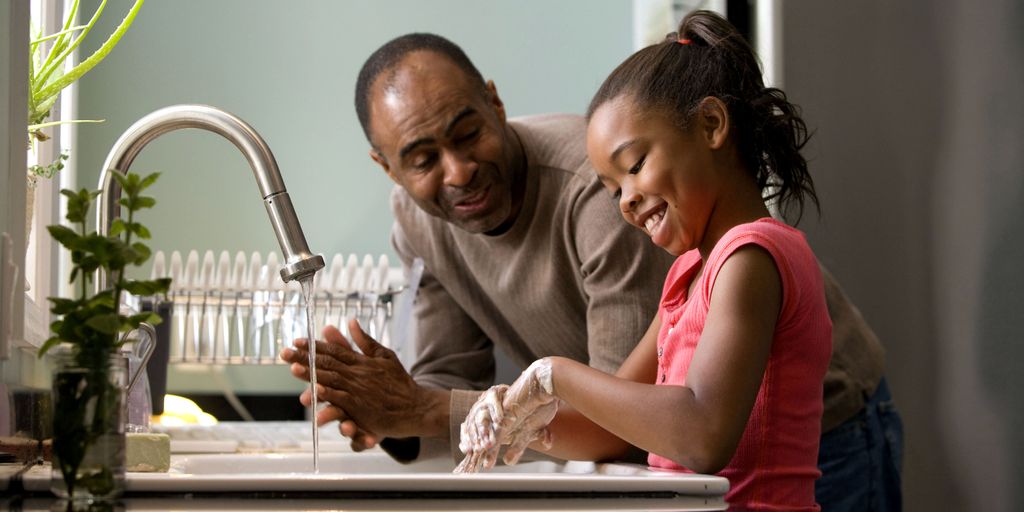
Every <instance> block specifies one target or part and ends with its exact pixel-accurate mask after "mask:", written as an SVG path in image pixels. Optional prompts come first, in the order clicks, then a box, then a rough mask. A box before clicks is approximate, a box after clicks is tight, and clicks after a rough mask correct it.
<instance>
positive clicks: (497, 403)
mask: <svg viewBox="0 0 1024 512" xmlns="http://www.w3.org/2000/svg"><path fill="white" fill-rule="evenodd" d="M507 390H508V386H507V385H505V384H500V385H497V386H492V387H491V388H490V389H488V390H487V391H484V393H483V394H482V395H480V398H478V399H477V400H476V403H475V404H473V407H471V408H470V409H469V414H467V415H466V419H465V421H463V422H462V427H461V430H460V436H459V450H461V451H462V453H465V454H466V457H465V458H464V459H462V462H461V463H459V465H458V466H457V467H456V468H455V472H456V473H476V472H477V471H480V468H481V467H486V468H492V467H494V463H495V461H496V460H497V458H498V450H499V449H500V448H501V445H500V444H499V443H498V436H497V432H496V430H497V426H498V424H499V423H500V422H501V421H502V418H503V416H504V407H503V406H502V400H503V399H504V397H505V392H506V391H507Z"/></svg>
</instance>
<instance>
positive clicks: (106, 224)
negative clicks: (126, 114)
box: [96, 105, 324, 289]
mask: <svg viewBox="0 0 1024 512" xmlns="http://www.w3.org/2000/svg"><path fill="white" fill-rule="evenodd" d="M183 128H199V129H203V130H208V131H211V132H213V133H217V134H219V135H221V136H223V137H224V138H225V139H228V140H229V141H231V143H232V144H234V145H235V147H237V148H238V149H239V150H240V151H241V152H242V154H243V155H245V159H246V160H247V161H248V162H249V166H250V167H252V172H253V175H254V176H255V177H256V185H257V186H258V187H259V189H260V197H262V198H263V203H264V206H266V208H267V215H269V216H270V224H271V226H273V228H274V233H275V234H276V235H277V241H278V243H279V244H280V245H281V251H282V252H283V253H284V259H285V263H284V267H283V268H282V269H281V278H282V279H284V280H285V281H286V282H287V281H291V280H292V279H301V278H303V277H306V276H309V275H312V274H313V273H315V272H316V271H317V270H320V269H322V268H323V267H324V259H323V257H322V256H320V255H318V254H311V253H310V252H309V246H308V245H307V244H306V237H305V235H304V234H303V233H302V227H301V226H300V225H299V220H298V218H296V216H295V210H294V209H293V208H292V203H291V199H290V198H289V197H288V191H287V190H286V189H285V186H284V180H283V179H282V178H281V171H280V170H279V169H278V167H277V161H276V160H275V159H274V155H273V153H271V152H270V148H269V147H267V143H266V142H264V141H263V138H262V137H260V136H259V134H258V133H256V130H254V129H253V128H252V127H251V126H249V124H248V123H246V122H245V121H242V120H241V119H239V118H238V117H235V116H234V115H232V114H229V113H227V112H224V111H223V110H220V109H217V108H215V107H211V106H207V105H174V106H170V107H165V108H162V109H160V110H157V111H155V112H153V113H151V114H149V115H147V116H145V117H143V118H142V119H139V120H138V121H136V122H135V124H133V125H131V126H130V127H129V128H128V129H127V130H125V132H124V133H123V134H121V136H120V137H119V138H118V139H117V142H115V143H114V146H113V147H111V148H110V153H108V154H107V159H106V161H105V162H104V163H103V169H102V171H101V173H100V183H99V186H100V190H101V191H102V192H103V194H102V195H101V198H100V204H99V209H98V212H97V226H96V229H97V231H98V232H99V233H100V234H102V235H105V234H106V233H107V232H109V230H110V224H111V223H112V222H113V221H114V219H115V218H116V217H117V216H118V215H119V214H120V205H119V204H118V201H119V200H120V199H121V187H120V185H119V184H118V183H117V180H115V179H114V176H113V174H111V172H110V169H117V170H119V171H121V172H128V169H129V168H131V165H132V162H133V161H134V160H135V157H136V156H138V154H139V152H140V151H142V148H144V147H145V146H146V144H148V143H149V142H150V141H152V140H154V139H156V138H157V137H159V136H161V135H163V134H165V133H167V132H171V131H174V130H180V129H183ZM105 280H106V276H104V275H99V276H97V277H96V284H97V286H98V287H100V288H99V289H102V287H103V286H104V285H105Z"/></svg>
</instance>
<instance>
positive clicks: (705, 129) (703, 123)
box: [697, 96, 732, 149]
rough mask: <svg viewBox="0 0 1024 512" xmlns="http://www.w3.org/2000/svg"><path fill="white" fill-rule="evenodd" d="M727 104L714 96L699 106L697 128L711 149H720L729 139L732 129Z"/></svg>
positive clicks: (702, 101)
mask: <svg viewBox="0 0 1024 512" xmlns="http://www.w3.org/2000/svg"><path fill="white" fill-rule="evenodd" d="M731 122H732V120H731V119H730V118H729V109H728V108H727V107H726V106H725V102H724V101H722V100H721V99H719V98H716V97H714V96H708V97H706V98H704V99H702V100H700V104H698V105H697V123H698V124H697V126H698V128H699V129H700V130H701V136H702V138H703V139H704V140H705V141H706V142H707V145H708V147H709V148H711V149H720V148H721V147H722V146H723V145H725V141H726V140H728V138H729V130H730V128H731V127H732V125H731Z"/></svg>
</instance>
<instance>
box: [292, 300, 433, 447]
mask: <svg viewBox="0 0 1024 512" xmlns="http://www.w3.org/2000/svg"><path fill="white" fill-rule="evenodd" d="M349 332H351V333H352V341H354V342H355V344H356V345H357V346H358V347H359V350H361V351H362V354H360V353H359V352H356V351H355V350H353V349H352V348H351V346H350V345H349V343H348V340H346V339H345V337H344V336H343V335H342V334H341V332H340V331H338V329H337V328H336V327H334V326H330V325H329V326H327V327H324V329H323V331H322V335H323V337H324V340H325V341H319V342H317V344H316V378H317V397H318V398H319V399H321V400H323V401H325V402H328V403H330V404H331V405H332V406H333V407H328V408H327V409H324V410H323V411H320V412H319V413H318V414H317V423H318V424H321V425H322V424H324V423H327V422H329V421H333V420H335V419H337V420H339V421H340V422H341V425H340V427H339V428H340V430H341V432H342V434H343V435H348V434H351V437H352V439H353V445H354V447H355V445H356V441H357V438H361V439H363V443H362V444H364V445H365V446H366V447H370V446H372V445H373V444H376V442H377V441H379V440H380V439H381V437H385V436H387V437H423V436H428V437H441V436H445V435H447V433H448V407H449V404H448V401H449V396H448V393H447V392H444V391H440V390H428V389H426V388H423V387H421V386H419V385H418V384H416V382H415V381H414V380H413V379H412V376H411V375H409V373H408V372H406V371H405V368H403V367H402V363H401V362H400V361H399V360H398V357H397V356H396V355H395V353H394V352H393V351H391V350H389V349H387V348H386V347H383V346H381V345H380V344H379V343H377V342H376V341H374V340H373V339H372V338H370V337H369V336H368V335H367V334H366V333H364V332H363V330H362V328H360V326H359V322H358V321H356V320H354V319H353V320H350V321H349ZM308 346H309V345H308V342H307V340H304V339H298V340H295V348H294V349H284V350H282V351H281V359H283V360H285V361H287V362H290V363H292V366H291V372H292V375H294V376H295V377H297V378H299V379H303V380H309V355H308V352H307V348H308ZM300 399H301V400H303V403H305V404H308V403H309V401H310V400H309V392H308V391H306V392H304V393H303V397H300Z"/></svg>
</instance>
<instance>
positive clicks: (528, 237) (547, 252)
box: [391, 114, 881, 455]
mask: <svg viewBox="0 0 1024 512" xmlns="http://www.w3.org/2000/svg"><path fill="white" fill-rule="evenodd" d="M509 124H510V125H511V126H512V128H513V129H514V130H515V132H516V134H517V135H518V136H519V137H520V139H521V141H522V145H523V147H524V149H525V152H526V159H527V165H528V171H527V189H526V197H525V198H524V202H523V206H522V210H521V213H520V214H519V216H518V218H517V219H516V222H515V224H514V225H513V226H512V228H511V229H510V230H509V231H507V232H506V233H504V234H502V235H499V236H487V235H480V234H471V233H468V232H465V231H463V230H461V229H459V228H457V227H455V226H452V225H451V224H448V223H447V222H445V221H443V220H441V219H438V218H435V217H432V216H430V215H428V214H426V213H425V212H423V211H422V210H421V209H420V208H419V207H417V206H416V204H415V203H413V201H412V199H411V198H409V196H408V195H407V194H406V193H405V191H404V190H402V189H401V188H400V187H396V188H395V190H394V192H393V194H392V198H391V203H392V209H393V212H394V215H395V225H394V229H393V232H392V243H393V245H394V246H395V249H396V251H397V252H398V254H399V256H400V257H401V259H402V261H403V264H405V265H406V266H408V265H410V264H411V262H412V260H413V258H415V257H420V258H423V261H424V266H425V271H424V275H423V278H422V282H421V285H420V290H419V293H418V295H417V298H416V302H415V307H414V312H413V314H414V318H415V322H416V328H415V331H416V338H415V340H414V341H413V343H414V347H415V350H416V353H417V360H416V362H415V364H414V365H413V367H412V370H411V371H412V374H413V377H414V378H415V379H416V381H417V382H418V383H420V384H421V385H424V386H429V387H437V388H443V389H452V390H453V393H452V400H451V411H450V413H451V421H450V425H449V427H450V428H449V432H450V439H449V441H450V442H451V445H450V446H449V449H452V450H453V455H457V453H455V452H457V446H458V436H459V425H460V424H461V423H462V420H463V419H464V418H465V416H466V413H467V412H468V411H469V407H470V406H471V405H472V404H473V402H474V401H475V400H476V397H477V395H478V394H479V391H473V390H480V389H485V388H487V387H488V386H490V385H491V384H492V383H493V380H494V371H495V370H494V369H495V362H494V353H493V347H494V345H495V344H496V345H498V346H500V347H501V348H502V350H504V351H505V353H507V354H508V355H509V356H510V357H511V358H512V360H513V362H514V363H516V364H518V365H520V366H521V367H526V366H527V365H529V364H530V363H531V362H532V361H534V360H535V359H538V358H540V357H544V356H551V355H558V356H564V357H569V358H572V359H574V360H577V361H581V362H585V363H587V364H589V365H590V366H593V367H595V368H598V369H600V370H604V371H607V372H614V371H615V370H617V369H618V367H619V365H620V364H621V363H622V361H623V360H624V359H625V358H626V356H627V355H629V353H630V351H632V349H633V347H634V346H635V345H636V343H637V342H638V341H639V340H640V338H641V337H642V336H643V334H644V332H645V331H646V329H647V327H648V326H649V325H650V323H651V320H652V319H653V318H654V315H655V314H656V312H657V303H658V299H659V296H660V294H661V289H662V285H663V281H664V277H665V275H666V273H667V272H668V269H669V267H670V266H671V264H672V262H673V261H674V258H673V257H672V256H671V255H669V254H668V253H666V252H665V251H664V250H662V249H661V248H659V247H657V246H655V245H654V244H652V243H651V242H650V241H649V240H647V238H646V237H645V236H644V235H643V233H641V232H640V231H639V230H637V229H635V228H633V227H632V226H629V225H628V224H626V222H624V221H623V220H622V217H621V215H620V214H619V211H618V206H617V204H616V203H615V202H614V201H613V200H612V198H611V196H610V195H609V194H608V192H607V191H605V190H604V188H603V187H602V185H601V183H600V182H599V181H598V180H597V177H596V175H595V174H594V171H593V169H592V168H591V167H590V164H589V162H588V161H587V158H586V148H585V147H584V143H585V129H586V127H585V121H584V119H583V118H582V117H580V116H576V115H568V114H550V115H539V116H530V117H523V118H517V119H511V120H510V121H509ZM833 283H834V281H833ZM836 290H838V288H836ZM838 297H839V298H840V299H841V300H842V304H841V305H840V307H838V308H836V309H835V311H839V312H841V313H844V314H847V315H848V316H849V314H850V313H851V312H852V313H856V310H855V309H852V307H851V306H849V304H848V303H847V302H846V301H845V297H842V295H841V292H840V295H839V296H838ZM832 298H833V297H832V296H831V295H830V296H829V299H830V300H831V299H832ZM831 311H833V308H832V304H831V303H830V312H831ZM833 321H834V322H835V321H836V320H835V319H833ZM843 322H844V323H843V324H842V325H850V326H851V328H849V329H836V330H835V332H836V333H844V332H845V333H851V332H852V333H854V334H856V335H857V336H858V339H856V340H853V341H852V342H843V343H838V344H834V345H835V346H836V347H840V348H842V347H849V346H854V347H861V346H863V345H864V343H865V340H864V338H863V333H864V332H867V333H868V334H871V333H870V329H868V328H867V326H866V325H864V324H863V321H862V320H861V319H860V317H859V314H858V315H856V318H853V317H850V318H848V319H846V320H844V321H843ZM868 341H873V342H874V343H875V345H877V340H874V338H873V335H872V338H871V340H868ZM879 353H880V352H879ZM847 363H848V364H844V367H845V368H844V372H846V373H848V372H850V371H853V372H856V371H857V369H858V368H859V364H858V363H856V362H847ZM880 368H881V367H880V361H879V366H878V371H877V372H875V371H869V372H867V374H869V375H867V376H866V377H865V379H863V380H871V379H873V383H872V384H871V389H874V385H875V384H877V381H878V376H879V375H880V373H881V369H880ZM845 377H846V375H845V374H844V380H843V382H841V383H839V385H838V386H832V387H833V388H835V392H836V393H838V394H839V395H844V396H845V398H844V399H843V400H839V401H838V402H837V403H839V402H841V403H839V405H841V406H842V407H841V409H843V410H842V411H841V414H844V415H845V416H844V417H843V418H842V419H845V418H846V417H849V415H850V414H852V412H856V410H859V408H860V406H859V405H856V408H855V409H854V410H853V411H852V412H849V411H848V409H849V408H850V407H851V406H852V405H854V404H852V403H851V402H850V400H849V399H848V398H849V397H851V396H852V397H855V398H858V397H861V396H862V394H863V392H864V391H863V390H860V389H854V388H853V387H851V385H849V384H854V383H853V382H852V381H850V380H849V379H846V378H845ZM828 388H829V386H828V385H826V389H828ZM828 404H829V400H827V399H826V407H827V406H828ZM828 414H829V411H827V410H826V416H828ZM839 421H840V422H841V421H842V420H839ZM836 424H838V422H836Z"/></svg>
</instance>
